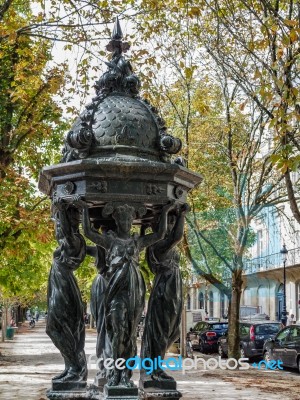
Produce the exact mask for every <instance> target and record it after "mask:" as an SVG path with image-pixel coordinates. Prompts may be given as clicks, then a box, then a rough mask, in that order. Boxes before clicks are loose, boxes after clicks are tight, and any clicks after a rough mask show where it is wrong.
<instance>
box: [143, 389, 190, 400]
mask: <svg viewBox="0 0 300 400" xmlns="http://www.w3.org/2000/svg"><path fill="white" fill-rule="evenodd" d="M180 397H182V394H181V393H180V392H178V390H161V389H153V388H149V389H140V400H162V399H165V400H178V399H180Z"/></svg>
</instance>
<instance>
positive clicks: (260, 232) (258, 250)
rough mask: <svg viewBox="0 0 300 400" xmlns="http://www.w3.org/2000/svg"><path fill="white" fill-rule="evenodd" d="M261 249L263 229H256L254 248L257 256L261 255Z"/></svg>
mask: <svg viewBox="0 0 300 400" xmlns="http://www.w3.org/2000/svg"><path fill="white" fill-rule="evenodd" d="M262 251H263V231H262V230H261V229H260V230H259V231H257V249H256V255H257V257H261V256H262Z"/></svg>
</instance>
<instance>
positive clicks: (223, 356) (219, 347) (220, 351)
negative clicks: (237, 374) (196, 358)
mask: <svg viewBox="0 0 300 400" xmlns="http://www.w3.org/2000/svg"><path fill="white" fill-rule="evenodd" d="M218 353H219V356H220V357H221V358H225V353H224V351H223V348H222V346H221V345H220V344H219V345H218Z"/></svg>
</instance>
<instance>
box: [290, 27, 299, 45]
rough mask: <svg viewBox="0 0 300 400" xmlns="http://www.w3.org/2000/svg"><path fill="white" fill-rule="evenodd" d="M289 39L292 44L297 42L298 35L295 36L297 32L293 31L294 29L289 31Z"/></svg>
mask: <svg viewBox="0 0 300 400" xmlns="http://www.w3.org/2000/svg"><path fill="white" fill-rule="evenodd" d="M290 39H291V42H292V43H294V42H296V40H298V34H297V32H296V31H295V29H292V30H291V32H290Z"/></svg>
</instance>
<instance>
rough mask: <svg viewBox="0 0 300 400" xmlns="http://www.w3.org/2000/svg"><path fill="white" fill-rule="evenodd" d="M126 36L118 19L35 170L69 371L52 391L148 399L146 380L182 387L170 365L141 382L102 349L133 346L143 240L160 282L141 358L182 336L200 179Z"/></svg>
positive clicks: (53, 310)
mask: <svg viewBox="0 0 300 400" xmlns="http://www.w3.org/2000/svg"><path fill="white" fill-rule="evenodd" d="M122 37H123V35H122V31H121V29H120V25H119V21H118V20H117V21H116V24H115V27H114V31H113V35H112V39H111V41H110V42H109V44H108V46H107V50H108V51H110V52H111V53H112V57H111V59H110V60H109V61H108V62H107V63H106V64H107V67H108V70H107V71H106V72H105V73H104V74H103V75H102V77H101V78H100V79H99V80H98V81H97V82H96V85H95V88H96V96H95V97H94V98H93V99H92V102H91V103H90V104H88V105H87V106H86V108H85V110H83V112H82V113H81V114H80V115H79V117H78V118H77V119H76V120H75V122H74V124H73V126H72V128H71V130H70V131H69V132H68V134H67V136H66V139H65V144H64V149H63V157H62V160H61V162H60V163H59V164H55V165H52V166H49V167H45V168H44V169H43V171H42V173H41V176H40V182H39V187H40V190H41V191H42V192H44V193H46V194H48V195H49V196H50V197H51V199H52V202H53V216H54V219H55V222H56V236H57V241H58V248H57V249H56V250H55V252H54V256H53V265H52V269H51V272H50V276H49V287H48V308H49V310H48V321H47V333H48V335H49V336H50V337H51V339H52V341H53V343H54V344H55V345H56V347H57V348H58V349H59V350H60V352H61V354H62V356H63V358H64V361H65V369H64V371H63V372H62V373H61V374H59V375H58V376H56V377H54V378H53V380H52V389H51V390H49V391H48V392H47V396H48V398H49V399H69V398H72V399H73V398H91V399H92V398H93V399H94V398H97V399H100V398H101V399H102V398H107V399H111V400H113V399H115V398H118V399H122V397H124V399H125V398H126V399H135V400H136V399H138V398H142V397H143V398H146V397H147V396H148V397H149V396H150V395H149V393H150V392H151V390H153V388H156V389H159V390H160V391H161V393H160V397H165V398H169V399H176V398H179V397H180V393H179V392H178V391H177V390H176V382H175V381H174V380H172V378H171V377H170V376H169V375H168V374H167V373H166V372H165V371H162V370H160V369H157V370H155V371H153V373H152V374H151V376H150V377H149V376H147V379H146V380H147V384H144V383H143V382H144V377H143V371H142V374H141V383H140V391H138V387H137V386H136V385H134V384H133V382H132V380H131V376H132V368H131V367H132V364H130V363H129V364H128V365H126V366H125V368H118V366H116V364H114V367H113V368H112V369H108V368H106V367H105V365H106V363H105V361H106V360H107V359H112V360H113V362H114V363H115V362H116V361H117V360H118V359H120V358H121V359H123V358H124V359H125V360H126V359H127V360H128V359H130V358H133V357H135V356H136V355H137V344H136V336H137V335H136V331H137V325H138V322H139V320H140V317H141V314H142V312H143V310H144V302H145V284H144V280H143V277H142V274H141V272H140V268H139V255H140V253H141V251H142V250H143V249H145V250H146V258H147V261H148V265H149V268H150V269H151V270H152V271H153V272H154V274H155V281H154V286H153V290H152V293H151V295H150V300H149V304H148V314H147V317H146V326H145V332H144V337H143V343H142V356H144V357H157V356H158V355H159V356H164V355H165V353H166V351H167V348H168V346H169V345H170V344H171V342H172V341H173V340H174V339H176V337H177V336H178V328H179V323H180V315H181V309H182V288H181V276H180V270H179V253H178V250H176V245H177V244H178V243H179V241H180V239H181V237H182V234H183V227H184V217H185V214H186V212H187V210H188V207H187V205H186V201H187V195H188V192H189V191H190V190H192V189H193V188H194V187H195V186H196V185H198V184H199V183H200V182H201V179H202V178H201V176H200V175H199V174H197V173H194V172H192V171H190V170H189V169H187V168H185V167H184V162H183V161H182V159H180V158H178V159H172V155H174V154H176V153H178V152H179V151H180V149H181V141H180V139H178V138H175V137H173V136H172V135H170V134H169V133H167V128H166V126H165V123H164V120H163V119H162V118H161V117H160V116H159V115H158V111H157V110H156V108H155V107H153V106H151V104H150V103H149V102H148V101H147V100H146V99H143V98H142V97H140V95H139V90H140V86H141V85H140V81H139V78H138V77H137V75H135V74H134V73H133V69H132V66H131V64H130V62H129V61H128V60H127V59H126V58H125V56H124V53H125V52H126V51H127V50H128V49H129V44H128V43H127V42H123V40H122ZM147 227H150V228H151V231H146V228H147ZM138 232H140V233H138ZM86 240H89V241H91V242H92V243H87V244H86ZM86 255H92V256H93V257H94V258H95V265H96V267H97V270H98V274H97V276H96V278H95V280H94V282H93V286H92V297H91V310H92V313H93V315H94V317H95V319H96V327H97V335H98V338H97V344H96V352H97V357H99V358H101V361H100V362H99V371H98V373H97V379H96V385H94V386H87V364H86V358H85V353H84V341H85V332H84V323H83V305H82V300H81V296H80V290H79V288H78V286H77V283H76V279H75V276H74V274H73V271H74V270H76V269H77V268H79V267H80V264H81V263H82V261H83V260H84V258H85V256H86ZM100 381H101V382H100ZM157 382H159V384H158V383H157ZM165 382H167V384H166V383H165ZM170 382H172V383H170ZM164 385H166V386H164ZM156 389H155V390H156ZM165 389H166V390H167V391H166V390H165ZM149 391H150V392H149ZM68 396H69V397H68ZM95 396H96V397H95ZM97 396H98V397H97ZM139 396H141V397H139ZM154 398H155V397H154Z"/></svg>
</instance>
